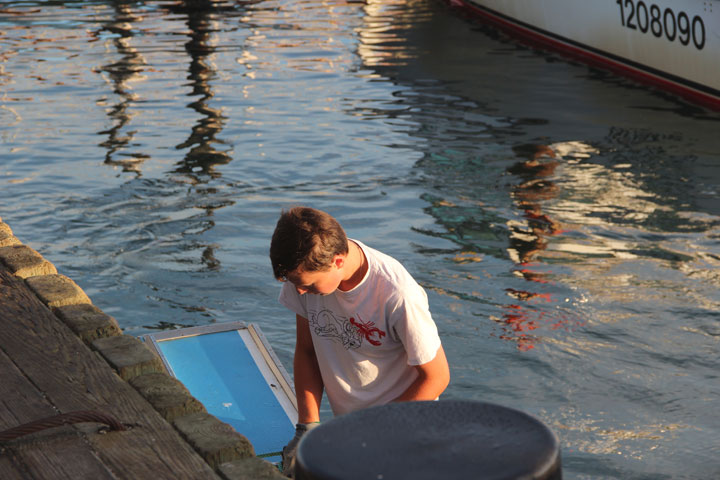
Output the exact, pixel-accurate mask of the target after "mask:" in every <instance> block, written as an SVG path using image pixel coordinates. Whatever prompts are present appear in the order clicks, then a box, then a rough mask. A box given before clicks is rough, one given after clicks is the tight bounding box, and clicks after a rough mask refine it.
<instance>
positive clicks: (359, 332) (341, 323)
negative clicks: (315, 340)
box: [310, 310, 385, 350]
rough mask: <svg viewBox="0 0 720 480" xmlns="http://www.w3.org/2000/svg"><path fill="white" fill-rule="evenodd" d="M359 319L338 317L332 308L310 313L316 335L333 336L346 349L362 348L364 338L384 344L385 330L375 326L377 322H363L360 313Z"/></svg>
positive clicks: (311, 325) (374, 343)
mask: <svg viewBox="0 0 720 480" xmlns="http://www.w3.org/2000/svg"><path fill="white" fill-rule="evenodd" d="M356 316H357V317H358V320H356V319H355V318H353V317H350V318H345V317H341V318H338V317H336V316H335V314H334V313H333V312H332V311H330V310H321V311H320V312H318V313H314V312H312V313H311V315H310V327H311V328H312V329H313V331H314V332H315V334H316V335H318V336H320V337H326V338H331V339H332V340H334V341H337V342H340V344H342V346H343V347H345V349H346V350H350V349H351V348H360V346H361V345H362V343H363V339H365V340H367V341H368V343H370V344H371V345H375V346H376V347H377V346H380V345H382V341H381V339H382V337H384V336H385V332H383V331H382V330H380V329H379V328H377V327H376V326H375V322H363V321H362V319H360V316H359V315H356Z"/></svg>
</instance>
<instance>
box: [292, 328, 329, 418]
mask: <svg viewBox="0 0 720 480" xmlns="http://www.w3.org/2000/svg"><path fill="white" fill-rule="evenodd" d="M296 323H297V338H296V342H295V358H294V360H293V370H294V371H293V377H294V379H295V394H296V395H297V403H298V423H312V422H319V421H320V401H321V400H322V394H323V389H324V385H323V381H322V377H321V376H320V367H319V366H318V362H317V357H316V356H315V347H313V343H312V337H311V335H310V324H309V322H308V320H307V318H305V317H301V316H300V315H296Z"/></svg>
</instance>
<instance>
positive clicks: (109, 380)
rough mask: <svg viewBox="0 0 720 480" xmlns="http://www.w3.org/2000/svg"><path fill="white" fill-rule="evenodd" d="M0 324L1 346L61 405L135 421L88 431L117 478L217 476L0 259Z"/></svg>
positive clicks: (87, 435)
mask: <svg viewBox="0 0 720 480" xmlns="http://www.w3.org/2000/svg"><path fill="white" fill-rule="evenodd" d="M0 330H1V331H2V335H0V350H2V351H4V352H5V353H6V354H7V355H8V356H9V357H10V358H11V359H12V361H13V363H14V364H15V365H16V366H17V368H18V369H19V370H20V371H21V372H22V374H23V375H24V376H25V377H27V378H28V379H29V381H31V382H32V383H33V384H34V385H36V386H37V388H38V389H39V390H41V391H42V392H43V393H44V395H45V396H46V398H47V401H48V402H49V404H51V405H52V406H53V407H54V408H55V409H57V410H58V411H59V412H63V413H67V412H71V411H75V410H96V411H100V412H102V413H105V414H109V415H112V416H114V417H115V418H117V419H118V420H120V421H121V422H123V423H127V424H132V425H134V428H132V429H131V430H129V431H125V432H110V433H107V434H105V435H99V434H96V433H83V435H84V439H85V441H86V442H87V444H88V446H89V447H90V449H91V450H92V451H94V452H95V454H96V455H97V457H98V458H99V459H100V460H101V461H102V463H103V464H104V465H105V466H106V467H107V469H108V471H112V472H113V473H114V474H115V475H116V476H117V478H127V479H133V480H135V479H138V480H139V479H152V480H155V479H157V478H178V479H179V478H202V479H212V478H217V476H216V475H215V473H214V472H213V471H212V469H210V467H209V466H208V465H207V463H205V462H204V461H203V459H202V458H201V457H200V456H199V455H198V454H197V453H196V452H195V451H194V450H193V449H192V448H191V447H190V446H189V445H188V444H187V442H185V441H184V440H182V438H181V437H180V436H179V435H178V433H177V432H176V431H175V430H174V429H173V428H172V426H170V425H169V424H168V423H167V422H165V421H164V420H163V419H162V417H161V416H160V415H159V414H158V413H157V411H155V409H154V408H153V407H152V406H151V405H150V404H149V403H148V402H147V401H146V400H145V399H144V398H142V397H141V396H140V395H139V394H138V393H137V391H136V390H134V389H133V388H132V387H131V386H130V385H129V384H127V382H125V381H123V380H122V379H120V377H118V376H117V374H115V372H114V371H113V370H112V369H111V368H110V367H109V366H108V364H107V363H106V362H105V361H104V360H102V359H101V358H100V357H99V356H98V355H97V354H96V353H95V352H92V351H91V350H90V349H89V348H88V347H87V346H86V345H85V344H83V343H82V341H81V340H80V339H79V338H78V337H77V336H76V335H75V334H74V333H73V332H72V331H71V330H70V329H69V328H68V327H67V326H66V325H65V324H64V323H63V322H61V321H60V320H59V319H58V318H57V317H55V316H54V315H53V314H52V312H51V311H50V310H49V309H48V308H47V307H46V306H45V305H43V304H42V303H41V302H40V301H39V300H38V299H37V297H36V296H35V295H34V294H33V292H31V291H30V290H29V289H28V287H27V286H26V285H25V284H24V283H23V282H22V281H20V280H19V279H18V278H16V277H14V276H12V275H10V274H9V273H8V272H7V270H5V269H4V268H1V267H0ZM58 478H63V477H58ZM67 478H72V477H67ZM75 478H78V477H75Z"/></svg>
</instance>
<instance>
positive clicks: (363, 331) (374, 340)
mask: <svg viewBox="0 0 720 480" xmlns="http://www.w3.org/2000/svg"><path fill="white" fill-rule="evenodd" d="M357 317H358V320H355V319H354V318H353V317H350V323H352V324H353V325H354V326H355V328H357V331H358V333H359V334H360V335H362V336H363V337H365V339H366V340H367V341H368V342H370V343H371V344H372V345H375V346H376V347H379V346H380V345H382V342H381V341H380V339H381V338H382V337H384V336H385V332H383V331H382V330H380V329H379V328H377V327H376V326H375V322H363V321H362V319H361V318H360V315H358V316H357Z"/></svg>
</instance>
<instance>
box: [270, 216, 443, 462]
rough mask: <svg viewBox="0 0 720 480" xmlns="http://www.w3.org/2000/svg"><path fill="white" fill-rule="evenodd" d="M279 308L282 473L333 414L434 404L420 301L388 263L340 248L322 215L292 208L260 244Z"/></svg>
mask: <svg viewBox="0 0 720 480" xmlns="http://www.w3.org/2000/svg"><path fill="white" fill-rule="evenodd" d="M270 260H271V262H272V266H273V273H274V275H275V278H277V279H278V280H280V281H282V282H284V284H283V286H282V291H281V292H280V297H279V301H280V303H282V304H283V305H285V306H286V307H287V308H289V309H290V310H292V311H293V312H295V314H296V322H297V338H296V346H295V358H294V361H293V368H294V381H295V392H296V395H297V402H298V425H297V430H296V434H295V437H294V438H293V439H292V440H291V442H290V443H289V444H288V446H287V447H286V448H285V449H284V450H283V465H284V471H285V472H286V473H288V474H292V470H293V469H294V453H295V449H296V447H297V443H298V442H299V440H300V437H301V436H302V434H303V433H305V432H306V431H307V430H308V429H309V428H312V427H313V426H315V425H317V424H318V422H319V421H320V414H319V410H320V401H321V398H322V394H323V390H324V391H325V392H326V393H327V396H328V401H329V402H330V406H331V407H332V410H333V413H334V414H335V415H340V414H343V413H347V412H351V411H354V410H359V409H362V408H366V407H370V406H374V405H382V404H385V403H388V402H393V401H410V400H434V399H436V398H438V396H439V395H440V394H441V393H442V392H443V391H444V390H445V388H446V387H447V385H448V383H449V381H450V372H449V368H448V364H447V360H446V358H445V352H444V351H443V348H442V345H441V343H440V337H439V336H438V332H437V328H436V326H435V323H434V321H433V320H432V317H431V316H430V311H429V308H428V301H427V295H426V294H425V291H424V290H423V289H422V287H420V286H419V285H418V284H417V283H416V282H415V280H413V278H412V277H411V276H410V274H409V273H408V272H407V271H406V270H405V268H403V266H402V265H401V264H400V263H399V262H398V261H397V260H395V259H393V258H391V257H389V256H387V255H385V254H383V253H380V252H378V251H377V250H374V249H372V248H369V247H367V246H365V245H363V244H362V243H360V242H358V241H356V240H349V239H348V238H347V237H346V235H345V232H344V231H343V229H342V227H341V226H340V224H339V223H338V222H337V220H335V219H334V218H333V217H332V216H330V215H329V214H327V213H325V212H322V211H320V210H316V209H313V208H308V207H295V208H292V209H290V210H288V211H285V212H283V213H282V215H281V216H280V219H279V220H278V223H277V226H276V228H275V232H274V233H273V236H272V241H271V244H270Z"/></svg>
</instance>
